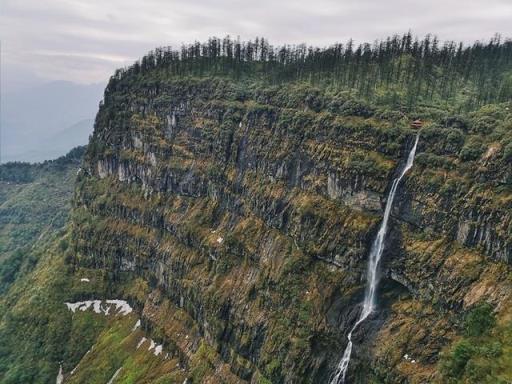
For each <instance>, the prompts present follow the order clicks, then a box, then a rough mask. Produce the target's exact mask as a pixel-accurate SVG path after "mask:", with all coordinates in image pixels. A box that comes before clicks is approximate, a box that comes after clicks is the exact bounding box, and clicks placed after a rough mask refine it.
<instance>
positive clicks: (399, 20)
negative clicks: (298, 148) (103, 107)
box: [0, 0, 512, 87]
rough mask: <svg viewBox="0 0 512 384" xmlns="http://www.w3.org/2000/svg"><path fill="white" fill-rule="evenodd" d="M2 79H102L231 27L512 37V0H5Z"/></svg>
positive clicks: (338, 36) (296, 37) (7, 83)
mask: <svg viewBox="0 0 512 384" xmlns="http://www.w3.org/2000/svg"><path fill="white" fill-rule="evenodd" d="M0 7H1V8H0V17H1V23H0V33H1V39H2V57H1V59H2V77H3V83H4V87H14V86H18V85H20V84H21V83H29V84H30V83H34V82H37V81H48V80H70V81H74V82H80V83H91V82H103V81H106V80H107V79H108V77H109V76H110V74H111V73H112V72H113V71H114V69H115V68H117V67H121V66H124V65H127V64H130V63H131V62H133V61H134V60H135V59H137V58H138V57H140V56H141V55H143V54H144V53H146V52H147V51H149V50H150V49H152V48H154V47H156V46H161V45H174V46H178V45H180V44H181V43H182V42H192V41H194V40H196V39H197V40H201V41H202V40H205V39H207V38H208V37H209V36H218V37H224V36H226V35H228V34H229V35H231V36H237V35H240V36H241V37H242V38H244V39H247V38H254V37H255V36H264V37H266V38H268V39H269V40H270V42H271V43H273V44H279V43H302V42H305V43H308V44H316V45H321V46H325V45H329V44H331V43H333V42H336V41H340V42H343V41H346V40H347V39H348V38H350V37H352V38H354V39H355V40H356V41H358V42H361V41H369V42H372V41H374V40H375V39H379V38H384V37H386V36H388V35H390V34H394V33H403V32H406V31H407V30H409V29H410V30H411V31H412V32H413V33H414V34H417V35H419V36H423V35H425V34H426V33H429V32H431V33H434V34H437V35H438V36H439V37H440V38H441V39H442V40H444V39H453V40H462V41H465V42H472V41H474V40H476V39H481V40H485V39H488V38H490V37H491V36H492V35H493V34H494V33H496V32H498V33H501V34H502V35H504V36H508V37H512V0H428V1H427V0H421V1H414V0H313V1H305V0H252V1H235V0H0Z"/></svg>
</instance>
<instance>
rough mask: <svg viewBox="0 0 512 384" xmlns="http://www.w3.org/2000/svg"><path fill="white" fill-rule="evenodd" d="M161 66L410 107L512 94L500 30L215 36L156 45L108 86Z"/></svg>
mask: <svg viewBox="0 0 512 384" xmlns="http://www.w3.org/2000/svg"><path fill="white" fill-rule="evenodd" d="M155 69H160V70H163V71H165V72H166V73H167V74H168V75H171V76H200V77H202V76H212V75H216V76H229V77H234V78H236V79H246V78H255V79H261V80H264V81H268V82H269V83H271V84H279V83H282V82H288V81H306V82H310V83H313V84H322V85H328V86H332V87H334V88H336V89H345V90H347V91H350V92H354V94H355V95H357V96H359V97H362V98H365V99H368V100H375V101H380V102H385V103H397V104H398V103H400V104H402V105H404V104H405V105H407V106H409V107H412V106H414V105H415V104H417V103H419V102H422V103H453V102H459V104H464V105H465V106H466V107H469V108H474V107H477V106H480V105H483V104H487V103H492V102H500V101H507V100H510V99H511V98H512V41H511V40H510V39H506V40H502V38H501V37H500V36H499V35H496V36H494V37H493V38H491V39H490V40H489V41H487V42H481V41H477V42H475V43H474V44H472V45H467V46H466V45H464V44H463V43H455V42H453V41H446V42H443V43H441V42H440V41H439V40H438V38H437V37H435V36H432V35H427V36H426V37H424V38H423V39H421V40H420V39H418V38H417V37H413V36H412V35H411V33H406V34H404V35H402V36H398V35H395V36H392V37H388V38H387V39H385V40H380V41H375V42H374V43H373V44H369V43H363V44H358V45H356V44H355V43H354V41H353V40H349V41H348V42H347V43H345V44H342V43H336V44H333V45H331V46H329V47H327V48H319V47H313V46H306V45H304V44H300V45H283V46H277V47H275V46H273V45H271V44H270V43H269V42H268V41H267V40H266V39H264V38H256V39H255V40H254V41H240V39H239V38H237V39H232V38H230V37H229V36H228V37H225V38H223V39H219V38H216V37H213V38H210V39H208V41H207V42H204V43H199V42H195V43H192V44H187V45H182V46H181V48H180V49H173V48H172V47H163V48H157V49H155V50H153V51H151V52H149V53H148V54H147V55H146V56H144V57H143V58H142V59H141V60H139V61H136V62H135V63H134V64H133V65H131V66H130V67H127V68H123V69H119V70H117V71H116V73H115V74H114V76H112V78H111V82H110V84H109V87H113V86H115V84H117V83H118V82H119V81H121V80H123V79H126V78H127V77H131V76H133V75H140V74H146V73H149V72H152V71H154V70H155Z"/></svg>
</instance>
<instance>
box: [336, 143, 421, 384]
mask: <svg viewBox="0 0 512 384" xmlns="http://www.w3.org/2000/svg"><path fill="white" fill-rule="evenodd" d="M418 140H419V134H418V135H417V136H416V140H415V141H414V145H413V147H412V149H411V151H410V152H409V157H407V163H406V164H405V167H404V169H403V170H402V172H400V176H398V177H397V178H396V179H394V180H393V184H392V185H391V189H390V191H389V195H388V199H387V201H386V208H385V210H384V218H383V219H382V223H381V224H380V228H379V232H378V233H377V237H376V238H375V240H374V241H373V244H372V248H371V250H370V257H369V260H368V271H367V277H366V290H365V294H364V301H363V310H362V311H361V314H360V315H359V319H358V320H357V321H356V323H355V324H354V326H353V327H352V329H351V330H350V332H349V334H348V337H347V338H348V344H347V347H346V348H345V352H344V353H343V357H342V358H341V360H340V362H339V364H338V367H337V368H336V372H335V373H334V376H333V378H332V379H331V381H330V384H339V383H344V382H345V376H346V374H347V369H348V364H349V363H350V355H351V354H352V333H353V332H354V331H355V329H356V328H357V327H358V326H359V325H360V324H361V323H362V322H363V321H365V320H366V319H367V318H368V316H370V314H371V313H372V312H373V309H374V308H375V293H376V291H377V284H378V282H379V279H378V269H379V263H380V259H381V257H382V252H383V251H384V239H385V237H386V232H387V230H388V221H389V215H390V213H391V208H392V207H393V200H394V199H395V194H396V190H397V188H398V184H399V183H400V181H401V180H402V178H403V177H404V175H405V174H406V173H407V171H408V170H409V169H411V167H412V164H413V162H414V155H415V154H416V147H417V146H418Z"/></svg>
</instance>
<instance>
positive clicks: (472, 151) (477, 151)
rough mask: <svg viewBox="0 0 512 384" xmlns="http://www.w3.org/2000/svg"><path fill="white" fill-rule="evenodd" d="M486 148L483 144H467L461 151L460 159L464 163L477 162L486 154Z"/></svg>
mask: <svg viewBox="0 0 512 384" xmlns="http://www.w3.org/2000/svg"><path fill="white" fill-rule="evenodd" d="M484 150H485V149H484V146H483V145H482V144H481V143H477V142H472V143H469V144H466V145H465V146H464V147H463V148H462V149H461V151H460V153H459V157H460V159H461V160H463V161H473V160H477V159H479V158H480V156H482V154H483V153H484Z"/></svg>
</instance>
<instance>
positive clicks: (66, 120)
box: [1, 81, 104, 162]
mask: <svg viewBox="0 0 512 384" xmlns="http://www.w3.org/2000/svg"><path fill="white" fill-rule="evenodd" d="M103 89H104V84H90V85H81V84H75V83H71V82H65V81H55V82H51V83H46V84H43V85H40V86H36V87H32V88H25V89H22V90H18V91H16V92H10V93H6V94H4V95H3V96H2V118H1V123H2V132H1V139H2V142H1V160H2V162H5V161H14V160H19V161H42V160H47V159H51V158H56V157H58V156H60V155H63V154H64V153H66V152H67V151H69V150H70V149H71V148H73V147H75V146H77V145H82V144H86V143H87V138H88V136H89V134H90V133H91V132H92V120H93V119H94V115H95V113H96V110H97V108H98V103H99V101H100V100H101V97H102V93H103Z"/></svg>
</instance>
